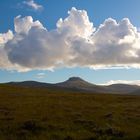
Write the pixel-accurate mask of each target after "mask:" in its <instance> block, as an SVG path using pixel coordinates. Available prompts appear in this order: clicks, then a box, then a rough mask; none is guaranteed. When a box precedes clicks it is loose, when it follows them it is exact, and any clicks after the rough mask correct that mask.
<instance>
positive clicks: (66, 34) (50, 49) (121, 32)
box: [0, 7, 140, 71]
mask: <svg viewBox="0 0 140 140" xmlns="http://www.w3.org/2000/svg"><path fill="white" fill-rule="evenodd" d="M14 26H15V31H14V34H13V33H12V31H9V33H6V34H0V42H1V44H3V45H1V46H3V47H1V48H0V54H1V55H0V60H1V59H3V64H4V65H5V66H3V65H2V64H1V63H0V67H1V68H6V69H8V68H9V67H10V69H11V68H12V69H15V70H18V71H26V70H33V69H41V70H45V69H54V68H58V67H74V66H78V67H89V68H95V69H96V68H112V67H113V68H114V67H115V68H116V67H123V68H124V67H125V68H128V67H135V68H140V33H139V31H138V29H137V28H136V27H135V26H134V25H132V24H131V22H130V21H129V19H127V18H124V19H122V20H121V21H120V22H117V21H116V20H115V19H112V18H108V19H106V20H105V21H104V22H103V23H102V24H101V25H100V26H99V27H98V28H95V27H94V25H93V23H92V22H91V21H90V20H89V17H88V14H87V12H86V11H85V10H77V9H76V8H74V7H73V8H72V9H71V10H70V11H68V17H66V18H65V19H62V18H60V19H59V20H58V22H57V23H56V29H53V30H50V31H48V30H47V28H45V27H44V26H43V25H42V24H41V23H40V21H34V20H33V18H32V17H31V16H27V17H23V18H22V17H21V16H17V17H16V18H15V20H14ZM8 34H9V35H8ZM10 34H11V35H10ZM3 54H4V55H5V57H3Z"/></svg>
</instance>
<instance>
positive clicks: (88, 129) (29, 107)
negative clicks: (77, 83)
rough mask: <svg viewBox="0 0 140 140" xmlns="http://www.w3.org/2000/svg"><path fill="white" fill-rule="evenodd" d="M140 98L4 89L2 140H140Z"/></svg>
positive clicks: (0, 112) (1, 91)
mask: <svg viewBox="0 0 140 140" xmlns="http://www.w3.org/2000/svg"><path fill="white" fill-rule="evenodd" d="M139 139H140V96H132V95H131V96H130V95H109V94H89V93H80V92H79V91H72V90H66V89H65V90H64V89H63V88H62V89H60V88H59V89H57V88H53V87H52V88H51V87H50V88H31V87H19V86H13V85H11V86H10V85H0V140H139Z"/></svg>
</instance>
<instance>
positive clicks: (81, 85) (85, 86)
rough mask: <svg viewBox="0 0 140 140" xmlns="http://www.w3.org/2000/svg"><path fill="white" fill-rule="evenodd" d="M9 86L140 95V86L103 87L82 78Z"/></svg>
mask: <svg viewBox="0 0 140 140" xmlns="http://www.w3.org/2000/svg"><path fill="white" fill-rule="evenodd" d="M5 84H7V85H13V86H22V87H33V88H35V87H37V88H41V87H43V88H57V89H59V88H61V89H67V90H69V89H70V90H76V91H77V90H78V91H83V92H84V91H86V92H91V93H109V94H137V95H140V92H139V91H140V86H137V85H127V84H113V85H109V86H101V85H95V84H92V83H89V82H87V81H85V80H83V79H81V78H80V77H71V78H69V79H68V80H66V81H64V82H61V83H56V84H50V83H42V82H36V81H23V82H9V83H5Z"/></svg>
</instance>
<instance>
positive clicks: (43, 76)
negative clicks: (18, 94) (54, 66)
mask: <svg viewBox="0 0 140 140" xmlns="http://www.w3.org/2000/svg"><path fill="white" fill-rule="evenodd" d="M45 77H46V74H45V73H43V72H41V73H38V74H37V76H36V78H38V79H42V78H45Z"/></svg>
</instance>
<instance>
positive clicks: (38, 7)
mask: <svg viewBox="0 0 140 140" xmlns="http://www.w3.org/2000/svg"><path fill="white" fill-rule="evenodd" d="M23 4H24V5H27V6H28V7H30V8H32V9H34V10H36V11H37V10H42V9H43V6H42V5H39V4H37V3H36V2H35V1H34V0H26V1H23Z"/></svg>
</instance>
